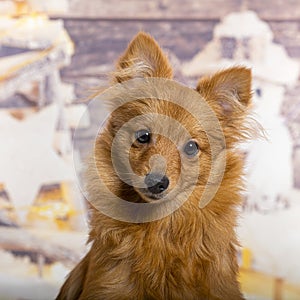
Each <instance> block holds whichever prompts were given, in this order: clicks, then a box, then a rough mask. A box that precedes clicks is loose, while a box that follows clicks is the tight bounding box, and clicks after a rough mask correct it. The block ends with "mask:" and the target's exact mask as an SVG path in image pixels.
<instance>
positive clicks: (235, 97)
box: [196, 67, 252, 119]
mask: <svg viewBox="0 0 300 300" xmlns="http://www.w3.org/2000/svg"><path fill="white" fill-rule="evenodd" d="M251 78H252V76H251V70H250V69H248V68H245V67H233V68H230V69H226V70H224V71H221V72H219V73H216V74H214V75H213V76H211V77H204V78H202V79H200V81H199V82H198V85H197V88H196V90H197V91H198V92H199V93H200V94H201V96H203V97H204V99H205V100H206V101H207V102H208V104H209V105H210V106H211V107H212V108H213V109H214V110H215V111H216V113H217V115H218V117H219V119H228V118H229V119H230V118H231V117H234V116H235V115H236V114H237V113H240V112H241V111H243V110H244V109H246V108H247V107H248V106H249V105H250V102H251V81H252V79H251Z"/></svg>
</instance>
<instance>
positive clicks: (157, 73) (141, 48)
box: [113, 32, 173, 82]
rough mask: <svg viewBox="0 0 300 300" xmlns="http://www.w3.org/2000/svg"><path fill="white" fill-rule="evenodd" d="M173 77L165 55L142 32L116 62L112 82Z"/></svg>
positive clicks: (154, 42)
mask: <svg viewBox="0 0 300 300" xmlns="http://www.w3.org/2000/svg"><path fill="white" fill-rule="evenodd" d="M145 77H162V78H169V79H171V78H172V77H173V71H172V68H171V66H170V64H169V61H168V59H167V57H166V55H165V54H164V53H163V51H162V50H161V48H160V47H159V45H158V44H157V42H156V41H155V40H154V39H153V38H152V37H151V36H150V35H149V34H146V33H144V32H140V33H138V34H137V35H136V36H135V37H134V38H133V40H132V41H131V42H130V44H129V45H128V47H127V49H126V51H125V53H124V54H123V55H122V56H121V57H120V59H119V61H118V62H117V68H116V71H115V72H114V73H113V81H114V82H123V81H126V80H129V79H133V78H145Z"/></svg>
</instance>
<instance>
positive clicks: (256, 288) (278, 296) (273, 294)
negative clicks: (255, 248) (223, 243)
mask: <svg viewBox="0 0 300 300" xmlns="http://www.w3.org/2000/svg"><path fill="white" fill-rule="evenodd" d="M241 253H242V265H241V268H240V275H239V281H240V284H241V288H242V291H243V293H244V294H246V295H249V296H250V295H251V296H252V297H255V296H257V297H261V298H265V299H272V300H299V299H300V285H299V286H296V285H293V284H291V283H288V282H286V281H285V280H284V279H281V278H276V277H274V276H272V275H268V274H263V273H260V272H257V271H254V270H253V269H251V266H252V254H251V251H250V249H246V248H245V249H242V251H241Z"/></svg>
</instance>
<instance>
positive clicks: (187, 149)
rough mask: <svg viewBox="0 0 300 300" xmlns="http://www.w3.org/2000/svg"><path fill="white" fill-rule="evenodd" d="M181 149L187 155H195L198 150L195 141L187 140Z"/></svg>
mask: <svg viewBox="0 0 300 300" xmlns="http://www.w3.org/2000/svg"><path fill="white" fill-rule="evenodd" d="M183 151H184V153H185V154H186V155H187V156H195V155H196V154H197V153H198V152H199V146H198V144H197V143H196V142H195V141H188V142H187V143H186V144H185V146H184V149H183Z"/></svg>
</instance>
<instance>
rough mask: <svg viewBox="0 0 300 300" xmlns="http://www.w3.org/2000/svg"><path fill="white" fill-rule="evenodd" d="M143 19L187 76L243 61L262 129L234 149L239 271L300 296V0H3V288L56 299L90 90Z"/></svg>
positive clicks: (89, 125)
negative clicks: (239, 196)
mask: <svg viewBox="0 0 300 300" xmlns="http://www.w3.org/2000/svg"><path fill="white" fill-rule="evenodd" d="M140 30H144V31H146V32H149V33H150V34H152V35H153V36H154V37H155V38H156V39H157V41H158V42H159V43H160V45H161V46H162V47H163V48H164V50H165V51H166V52H167V53H168V56H169V59H170V60H171V63H172V65H173V66H174V69H175V79H176V80H178V81H180V82H182V83H184V84H186V85H188V86H191V87H194V86H195V83H196V82H197V81H198V79H199V78H200V77H201V76H203V75H204V74H210V73H213V72H215V71H216V70H219V69H220V68H224V67H227V66H232V65H236V64H243V65H246V66H250V67H251V68H252V71H253V77H254V80H253V100H254V111H255V114H254V117H255V118H256V119H257V120H258V121H259V122H260V123H261V124H262V125H263V127H264V128H265V130H266V134H267V137H268V140H256V141H252V142H250V143H248V144H246V145H243V148H242V151H244V152H245V157H246V163H247V167H246V170H247V175H246V179H247V182H248V183H247V184H248V191H247V193H245V195H244V203H243V208H242V211H241V218H240V220H239V227H238V229H237V231H238V234H239V237H240V240H241V244H242V247H241V249H240V253H239V256H240V257H239V260H240V267H241V275H240V281H241V284H242V289H243V291H244V293H245V294H246V296H247V299H274V300H281V299H285V300H291V299H300V260H299V253H300V218H299V216H300V99H299V93H300V81H299V62H300V1H299V0H285V1H283V0H273V1H272V0H267V1H260V0H251V1H248V0H211V1H202V0H182V1H179V0H175V1H174V0H173V1H171V0H152V1H139V0H128V1H116V0H111V1H103V0H93V1H84V0H47V1H42V0H15V1H13V0H0V299H1V300H2V299H18V300H21V299H23V300H25V299H26V300H29V299H30V300H34V299H37V300H40V299H44V300H45V299H53V298H54V297H55V295H56V293H57V292H58V289H59V287H60V285H61V284H62V283H63V281H64V277H65V276H66V274H67V273H68V272H69V271H70V270H71V269H72V267H73V266H74V265H75V263H76V262H77V261H78V260H79V259H80V257H81V256H82V255H83V254H84V253H85V252H86V251H87V248H88V247H87V246H86V245H85V241H86V238H87V233H88V225H87V220H88V215H87V210H86V203H85V200H84V199H83V197H82V195H81V192H80V189H79V188H78V186H77V184H76V176H75V172H74V162H75V164H76V165H77V166H80V165H81V164H82V163H83V161H84V159H85V157H86V155H87V154H88V152H89V151H90V149H89V147H88V145H89V142H90V140H91V138H92V136H93V132H94V130H95V128H96V126H97V123H99V120H101V119H103V117H104V115H105V109H104V107H103V106H102V104H101V103H99V107H98V109H97V110H93V111H89V112H88V114H84V112H85V111H86V108H87V103H88V102H87V101H86V99H87V97H88V96H89V95H91V93H93V92H95V90H97V91H99V90H100V91H101V90H104V89H105V88H106V87H108V74H109V72H111V71H113V69H114V63H115V61H116V60H117V58H118V56H119V55H120V54H121V53H122V52H123V51H124V49H125V48H126V46H127V44H128V42H129V41H130V40H131V39H132V37H133V36H134V35H135V34H136V33H137V32H138V31H140ZM82 116H83V119H82ZM80 119H81V121H80V123H79V120H80ZM78 126H80V128H77V127H78ZM76 128H77V129H76ZM75 129H76V139H75V140H74V131H75Z"/></svg>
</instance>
